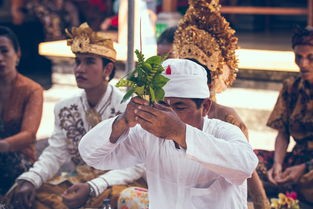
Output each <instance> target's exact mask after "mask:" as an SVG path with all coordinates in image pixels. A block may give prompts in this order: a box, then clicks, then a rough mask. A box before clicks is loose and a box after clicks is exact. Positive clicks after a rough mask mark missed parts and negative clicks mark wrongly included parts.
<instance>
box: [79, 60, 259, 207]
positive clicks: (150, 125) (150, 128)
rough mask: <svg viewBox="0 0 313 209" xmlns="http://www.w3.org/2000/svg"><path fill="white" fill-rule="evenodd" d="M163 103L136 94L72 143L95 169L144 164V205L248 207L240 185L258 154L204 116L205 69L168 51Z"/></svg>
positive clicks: (230, 128)
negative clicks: (122, 109)
mask: <svg viewBox="0 0 313 209" xmlns="http://www.w3.org/2000/svg"><path fill="white" fill-rule="evenodd" d="M163 67H164V68H165V69H166V70H165V71H164V74H165V76H166V77H168V78H169V79H170V80H169V82H168V83H167V84H166V85H165V86H164V90H165V100H164V102H163V104H154V105H153V106H149V105H148V102H147V101H145V100H143V99H141V98H138V97H135V98H133V99H132V100H131V101H130V103H129V104H128V105H127V108H126V111H125V112H124V113H123V114H121V115H119V116H117V117H115V118H112V119H109V120H105V121H103V122H101V123H100V124H98V125H97V126H96V127H95V128H93V129H92V130H90V131H89V132H88V133H87V134H86V135H85V136H84V137H83V138H82V140H81V142H80V144H79V152H80V154H81V157H82V158H83V160H84V161H85V162H86V163H87V164H89V165H90V166H93V167H95V168H97V169H103V170H106V169H116V168H124V167H128V166H130V165H135V164H138V163H144V164H145V167H146V175H147V182H148V186H149V191H148V193H149V194H148V196H149V208H151V209H157V208H162V209H174V208H176V209H184V208H186V209H187V208H188V209H190V208H199V209H203V208H212V209H243V208H247V185H246V179H247V178H249V177H250V176H251V174H252V172H253V170H254V169H255V167H256V165H257V162H258V160H257V157H256V156H255V154H254V153H253V150H252V148H251V146H250V145H249V144H248V143H247V140H246V139H245V136H244V134H243V133H242V132H241V130H240V129H239V128H238V127H236V126H234V125H231V124H229V123H225V122H223V121H220V120H217V119H208V118H207V117H206V115H207V112H208V111H209V108H210V100H209V99H208V98H209V89H208V86H207V79H206V71H205V69H204V68H203V67H202V66H200V65H198V64H196V63H195V62H193V61H190V60H187V59H168V60H166V61H165V62H164V63H163Z"/></svg>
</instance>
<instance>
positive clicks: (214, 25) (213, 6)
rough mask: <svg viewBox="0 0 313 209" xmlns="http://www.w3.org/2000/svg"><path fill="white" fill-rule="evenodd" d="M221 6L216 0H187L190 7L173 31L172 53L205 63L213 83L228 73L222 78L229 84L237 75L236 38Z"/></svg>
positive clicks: (178, 56) (225, 83)
mask: <svg viewBox="0 0 313 209" xmlns="http://www.w3.org/2000/svg"><path fill="white" fill-rule="evenodd" d="M220 7H221V6H220V4H219V0H189V8H188V10H187V11H186V13H185V15H184V17H183V19H182V20H181V21H180V22H179V25H178V29H177V31H176V33H175V38H174V45H173V51H174V52H173V53H174V56H175V57H177V58H186V59H188V58H189V59H195V60H197V61H198V62H199V63H200V64H202V65H204V66H206V67H207V68H208V69H209V70H210V73H211V78H212V83H213V84H214V83H216V85H219V83H220V82H219V81H218V82H215V80H218V79H219V78H218V77H219V76H221V75H222V74H226V75H228V76H227V78H226V79H223V82H224V85H225V86H227V87H228V86H230V85H231V84H232V83H233V81H234V80H235V79H236V74H237V68H238V64H237V63H238V61H237V58H236V55H235V50H236V49H237V48H238V45H237V42H238V39H237V37H236V36H235V35H234V34H235V31H234V30H233V29H232V28H230V26H229V23H228V22H227V21H226V19H225V18H224V17H222V15H221V12H220ZM225 65H227V67H224V66H225ZM214 88H215V86H214V85H213V89H212V87H211V89H210V90H212V92H215V89H214ZM216 88H220V87H216ZM213 96H214V95H213Z"/></svg>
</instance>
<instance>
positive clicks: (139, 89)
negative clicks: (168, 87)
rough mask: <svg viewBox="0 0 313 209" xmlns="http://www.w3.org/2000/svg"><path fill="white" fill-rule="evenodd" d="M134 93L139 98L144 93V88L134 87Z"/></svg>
mask: <svg viewBox="0 0 313 209" xmlns="http://www.w3.org/2000/svg"><path fill="white" fill-rule="evenodd" d="M135 93H136V94H137V95H138V96H140V97H141V96H142V95H144V93H145V87H144V86H137V87H135Z"/></svg>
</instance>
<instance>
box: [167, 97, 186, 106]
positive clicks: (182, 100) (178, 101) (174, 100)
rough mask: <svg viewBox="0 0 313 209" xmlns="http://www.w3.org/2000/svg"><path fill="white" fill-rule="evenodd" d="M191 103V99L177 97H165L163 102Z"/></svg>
mask: <svg viewBox="0 0 313 209" xmlns="http://www.w3.org/2000/svg"><path fill="white" fill-rule="evenodd" d="M189 101H191V98H179V97H165V98H164V102H165V103H167V104H174V103H187V102H189Z"/></svg>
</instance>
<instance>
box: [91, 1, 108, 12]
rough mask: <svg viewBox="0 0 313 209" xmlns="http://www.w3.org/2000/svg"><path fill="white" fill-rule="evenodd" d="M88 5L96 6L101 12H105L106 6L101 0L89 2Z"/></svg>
mask: <svg viewBox="0 0 313 209" xmlns="http://www.w3.org/2000/svg"><path fill="white" fill-rule="evenodd" d="M89 3H90V5H93V6H96V7H98V8H99V10H100V11H101V12H104V11H105V10H106V5H105V3H104V2H103V1H102V0H89Z"/></svg>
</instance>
